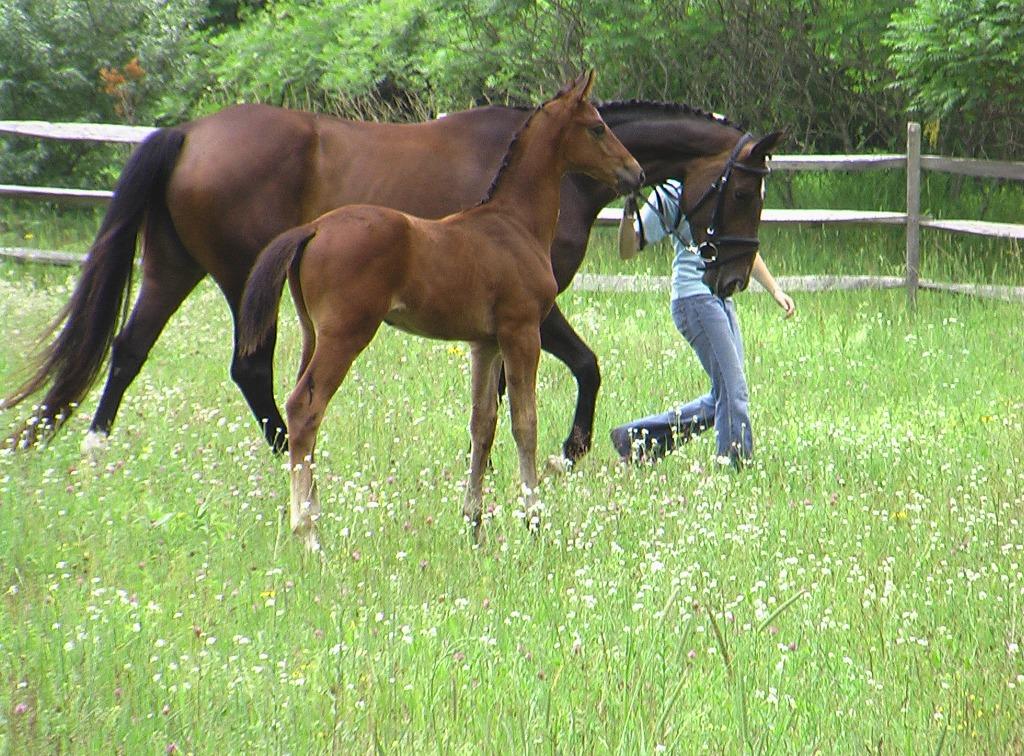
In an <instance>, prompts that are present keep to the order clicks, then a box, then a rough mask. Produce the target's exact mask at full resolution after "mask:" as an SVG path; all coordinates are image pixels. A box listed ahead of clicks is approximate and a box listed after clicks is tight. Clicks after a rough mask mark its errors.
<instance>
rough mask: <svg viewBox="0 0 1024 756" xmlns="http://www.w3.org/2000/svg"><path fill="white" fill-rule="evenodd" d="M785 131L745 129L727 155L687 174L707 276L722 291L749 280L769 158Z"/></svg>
mask: <svg viewBox="0 0 1024 756" xmlns="http://www.w3.org/2000/svg"><path fill="white" fill-rule="evenodd" d="M783 136H784V134H783V132H775V133H772V134H769V135H768V136H766V137H763V138H762V139H760V140H755V139H754V138H753V137H752V136H751V135H750V134H744V135H743V136H742V137H740V139H739V141H737V142H736V145H735V146H734V147H733V148H732V149H731V150H730V151H729V152H728V154H727V156H726V154H724V153H723V154H722V155H715V156H711V157H708V158H704V159H701V160H700V161H699V162H697V163H695V165H694V167H693V169H692V170H691V172H690V173H688V174H687V177H686V178H687V180H686V189H685V191H686V197H685V199H684V202H685V204H686V206H687V207H689V208H692V209H691V210H690V211H689V220H690V228H691V230H692V232H693V238H694V240H695V241H696V242H697V244H698V246H699V249H700V254H701V257H703V258H704V264H705V268H706V269H705V271H704V276H703V280H704V283H705V285H707V287H708V288H709V289H711V291H712V292H713V293H715V294H717V295H718V296H720V297H727V296H729V295H730V294H733V293H734V292H737V291H743V290H744V289H746V288H747V284H748V283H750V271H751V268H752V267H753V265H754V256H755V255H756V254H757V250H758V246H759V241H758V238H757V229H758V226H759V225H760V223H761V209H762V208H763V206H764V180H765V177H766V176H767V174H768V165H767V158H768V155H769V153H770V152H771V151H772V149H773V148H774V147H775V145H776V144H778V142H779V141H780V140H781V139H782V137H783ZM723 158H724V162H723ZM703 187H707V188H706V189H703ZM698 192H700V193H698ZM691 194H692V195H693V196H691Z"/></svg>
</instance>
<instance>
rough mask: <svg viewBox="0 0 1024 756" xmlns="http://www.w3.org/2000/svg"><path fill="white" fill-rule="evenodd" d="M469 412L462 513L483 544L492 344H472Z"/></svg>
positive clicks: (494, 361)
mask: <svg viewBox="0 0 1024 756" xmlns="http://www.w3.org/2000/svg"><path fill="white" fill-rule="evenodd" d="M472 354H473V411H472V415H471V418H470V421H469V432H470V437H471V438H472V441H473V447H472V451H471V452H470V463H469V482H468V484H467V486H466V500H465V503H464V504H463V505H462V514H463V515H464V516H465V517H466V518H468V519H469V521H470V522H471V523H473V536H474V538H475V539H476V542H477V543H482V542H483V537H484V531H483V479H484V470H485V469H486V467H487V460H488V459H489V458H490V456H491V445H492V444H493V443H494V429H495V426H496V425H497V422H498V406H497V401H496V398H495V392H496V390H497V385H498V369H499V368H500V366H501V361H500V360H499V359H498V354H499V352H498V347H497V345H496V344H473V347H472Z"/></svg>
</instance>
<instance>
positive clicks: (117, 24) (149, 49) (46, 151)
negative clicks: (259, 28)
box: [0, 0, 206, 186]
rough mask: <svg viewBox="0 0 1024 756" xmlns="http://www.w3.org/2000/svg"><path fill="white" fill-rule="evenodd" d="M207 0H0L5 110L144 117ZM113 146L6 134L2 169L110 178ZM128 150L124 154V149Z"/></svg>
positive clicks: (43, 116) (75, 178)
mask: <svg viewBox="0 0 1024 756" xmlns="http://www.w3.org/2000/svg"><path fill="white" fill-rule="evenodd" d="M205 10H206V4H205V1H204V0H169V1H168V2H166V3H160V4H157V3H139V2H135V0H106V1H105V2H103V3H99V2H95V1H94V0H0V18H3V23H2V24H0V118H3V119H12V120H14V119H17V120H47V121H81V122H115V123H148V122H152V119H153V118H154V115H155V111H154V107H153V106H154V105H155V101H156V97H155V94H156V93H157V92H159V91H161V90H163V89H164V88H166V87H169V86H171V85H172V82H173V80H174V73H175V61H176V59H177V57H178V50H179V49H180V48H181V46H182V45H183V43H184V41H185V39H186V35H187V34H188V32H189V30H190V29H192V28H195V27H196V26H198V24H199V23H200V22H201V20H202V18H203V14H204V13H205ZM111 152H112V151H111V149H110V148H109V147H89V146H86V145H81V144H78V145H69V144H66V143H59V142H43V141H38V140H18V139H4V140H0V175H2V176H3V180H5V181H10V182H19V183H41V182H49V183H54V182H66V183H69V184H72V185H74V184H79V185H99V186H102V185H106V184H109V183H111V182H112V180H113V178H114V177H116V175H117V174H116V171H117V167H116V163H117V161H115V160H112V158H111ZM121 157H123V156H121Z"/></svg>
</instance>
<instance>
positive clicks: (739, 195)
mask: <svg viewBox="0 0 1024 756" xmlns="http://www.w3.org/2000/svg"><path fill="white" fill-rule="evenodd" d="M753 196H754V195H753V194H751V193H750V192H745V191H743V190H740V191H738V192H736V200H737V201H738V202H746V201H747V200H749V199H751V198H752V197H753Z"/></svg>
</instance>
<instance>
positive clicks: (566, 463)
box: [544, 454, 574, 475]
mask: <svg viewBox="0 0 1024 756" xmlns="http://www.w3.org/2000/svg"><path fill="white" fill-rule="evenodd" d="M573 464H574V463H573V461H572V460H571V459H568V458H566V457H563V456H560V455H558V454H552V455H550V456H549V457H548V460H547V462H546V463H545V465H544V470H545V472H547V473H548V474H549V475H567V474H568V473H570V472H572V466H573Z"/></svg>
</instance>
